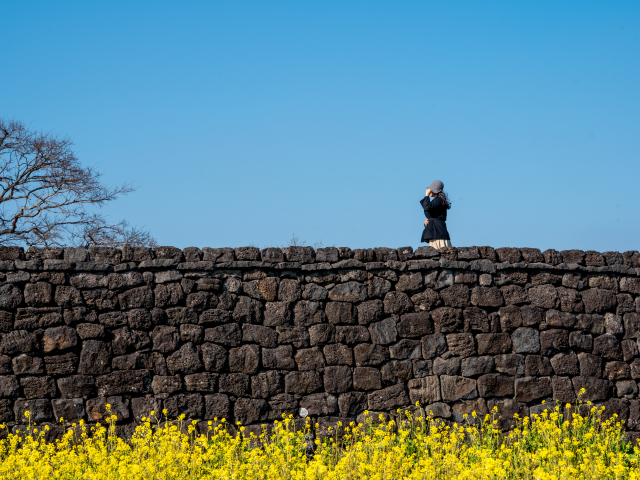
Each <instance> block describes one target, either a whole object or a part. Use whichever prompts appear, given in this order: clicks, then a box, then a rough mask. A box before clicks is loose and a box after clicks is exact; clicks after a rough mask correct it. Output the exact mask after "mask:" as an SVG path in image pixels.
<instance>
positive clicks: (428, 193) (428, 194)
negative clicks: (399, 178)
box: [425, 188, 431, 197]
mask: <svg viewBox="0 0 640 480" xmlns="http://www.w3.org/2000/svg"><path fill="white" fill-rule="evenodd" d="M425 195H426V196H427V197H428V196H430V195H431V189H430V188H427V193H425Z"/></svg>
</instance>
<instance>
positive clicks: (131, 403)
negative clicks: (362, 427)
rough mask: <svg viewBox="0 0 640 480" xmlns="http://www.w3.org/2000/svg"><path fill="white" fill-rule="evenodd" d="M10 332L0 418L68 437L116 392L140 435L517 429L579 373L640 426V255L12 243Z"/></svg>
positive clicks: (0, 316)
mask: <svg viewBox="0 0 640 480" xmlns="http://www.w3.org/2000/svg"><path fill="white" fill-rule="evenodd" d="M0 332H2V333H1V337H0V422H6V423H7V425H8V426H9V427H10V428H12V429H14V430H15V429H18V428H21V425H23V424H24V423H25V417H24V412H25V411H29V412H31V418H32V420H33V421H35V422H37V423H40V424H42V423H48V424H51V425H52V426H51V429H50V432H51V433H50V435H51V436H55V435H59V434H60V433H61V432H62V431H63V428H62V427H59V426H56V425H55V423H56V422H57V421H58V419H59V418H60V417H63V418H64V419H65V421H66V422H67V423H72V422H78V421H79V420H81V419H84V420H85V421H87V422H88V423H96V422H100V421H104V419H105V415H106V411H105V406H106V405H107V404H110V405H111V408H112V411H113V413H115V414H116V415H117V416H118V428H119V431H120V432H121V433H122V434H123V435H128V434H130V433H131V431H132V430H133V428H134V427H135V426H136V425H137V424H138V423H139V421H140V418H141V417H142V416H147V415H149V413H150V411H155V412H158V413H159V412H161V411H162V410H163V409H165V410H166V411H167V415H168V416H169V417H176V416H178V415H179V414H181V413H184V414H185V415H186V417H187V418H189V419H197V420H214V419H216V418H217V419H221V418H226V419H227V420H228V421H229V423H231V424H233V423H234V422H241V423H243V424H244V425H248V426H249V428H248V431H257V430H258V429H259V428H260V425H261V424H265V423H266V424H269V423H272V422H273V421H274V420H276V419H279V418H280V417H281V415H282V414H293V415H294V416H296V417H297V418H299V414H300V412H301V409H305V410H306V411H307V412H308V414H309V416H310V417H312V418H313V419H314V421H317V422H318V423H320V424H321V427H326V426H328V425H331V424H334V423H336V422H337V421H340V420H341V421H343V422H349V421H351V420H353V419H361V418H362V412H363V411H364V410H369V411H371V412H374V414H376V415H377V414H379V413H381V414H383V416H385V417H387V418H389V417H390V416H395V415H396V411H397V409H398V408H401V409H403V410H404V409H406V408H409V409H412V408H414V407H413V405H415V403H416V402H420V404H421V405H423V406H425V407H426V408H427V410H430V411H432V412H433V414H434V415H435V416H437V417H440V418H443V419H446V420H450V421H458V422H460V421H462V420H463V417H464V415H465V414H469V413H471V412H472V411H476V412H478V413H479V414H484V413H487V412H488V411H490V410H491V409H492V408H493V407H494V406H497V407H498V408H499V409H500V411H501V413H502V414H503V417H502V419H501V420H500V422H501V426H502V428H509V426H510V425H511V423H512V420H511V417H512V415H513V414H514V413H519V414H520V415H526V414H529V413H536V412H540V411H541V410H542V409H543V408H545V407H544V406H543V403H542V402H543V401H546V402H548V403H554V402H555V401H556V400H558V401H560V402H562V403H566V402H573V401H575V398H576V394H577V393H578V392H580V390H581V389H584V390H585V394H584V395H583V397H582V399H583V400H591V401H593V402H594V403H596V404H598V405H600V404H602V405H605V406H606V412H607V415H611V414H613V413H616V414H617V415H618V416H619V417H620V418H621V419H623V420H624V421H625V422H627V424H626V425H627V429H628V430H629V431H630V432H631V433H630V435H631V436H637V434H636V433H634V432H638V431H640V402H639V397H638V380H640V357H639V349H638V346H639V345H638V341H639V340H638V339H639V338H640V254H639V253H638V252H625V253H622V254H620V253H618V252H605V253H598V252H593V251H588V252H583V251H580V250H568V251H562V252H558V251H555V250H547V251H545V252H540V251H539V250H537V249H531V248H521V249H517V248H499V249H493V248H491V247H468V248H450V249H445V250H441V251H437V250H434V249H432V248H430V247H421V248H419V249H417V250H416V251H415V252H414V251H413V249H412V248H411V247H405V248H400V249H397V250H396V249H389V248H376V249H356V250H351V249H349V248H321V249H318V250H317V251H314V250H313V249H312V248H310V247H289V248H286V249H279V248H267V249H263V250H259V249H257V248H254V247H243V248H236V249H232V248H203V249H198V248H195V247H190V248H186V249H184V250H179V249H177V248H174V247H159V248H155V249H148V248H123V249H111V248H89V249H84V248H67V249H57V248H48V249H37V248H30V249H29V250H27V251H26V252H24V251H23V250H22V249H21V248H17V247H0ZM203 424H206V422H203Z"/></svg>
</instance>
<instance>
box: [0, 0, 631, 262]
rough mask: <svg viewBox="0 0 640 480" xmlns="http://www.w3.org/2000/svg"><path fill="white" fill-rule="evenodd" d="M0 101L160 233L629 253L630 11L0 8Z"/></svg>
mask: <svg viewBox="0 0 640 480" xmlns="http://www.w3.org/2000/svg"><path fill="white" fill-rule="evenodd" d="M0 3H2V8H1V10H2V17H3V21H2V28H1V29H0V41H1V42H2V45H4V47H5V48H4V49H3V54H2V61H1V62H0V92H2V94H0V115H2V116H5V117H13V118H17V119H20V120H23V121H25V122H27V123H28V124H30V125H31V126H32V127H33V128H36V129H42V130H45V131H52V132H55V133H59V134H61V135H68V136H69V137H70V138H71V139H73V141H74V142H75V145H76V152H77V154H78V156H79V158H80V159H81V160H82V162H83V163H84V164H86V165H94V166H96V167H97V168H98V169H99V170H100V171H101V172H102V173H103V179H104V181H105V182H107V183H109V184H117V183H123V182H133V183H134V184H135V185H136V186H137V187H138V190H137V191H136V192H135V193H133V194H131V195H129V196H128V197H124V198H122V199H121V200H118V201H117V202H115V203H113V204H112V205H110V206H108V207H106V208H105V213H106V214H107V215H109V216H110V218H112V219H113V220H114V221H117V220H120V219H122V218H127V219H128V220H129V221H130V222H131V223H133V224H137V225H140V226H142V225H144V226H146V227H147V228H149V229H150V230H151V231H152V233H153V234H154V235H155V236H156V238H157V239H158V241H159V242H160V244H163V245H174V246H177V247H187V246H192V245H193V246H199V247H204V246H211V247H221V246H243V245H248V244H255V245H257V246H261V247H264V246H278V245H283V244H286V243H287V241H288V239H289V238H291V236H292V234H293V233H295V235H296V236H298V237H299V238H300V240H306V242H307V243H308V244H313V243H316V242H320V241H321V242H322V243H323V244H324V246H332V245H333V246H350V247H352V248H363V247H376V246H387V247H401V246H407V245H412V246H413V247H417V246H419V245H420V235H421V233H422V222H423V220H424V214H423V213H422V211H421V207H420V205H419V203H418V202H419V200H420V199H421V198H422V197H423V195H424V191H425V189H426V187H427V186H428V185H429V183H430V182H431V181H432V180H434V179H440V180H442V181H443V182H444V183H445V190H446V191H447V192H448V193H449V195H450V196H451V198H452V200H453V208H452V209H451V210H450V213H449V220H448V222H447V223H448V226H449V231H450V233H451V237H452V241H453V244H454V245H455V246H468V245H491V246H494V247H502V246H519V247H538V248H541V249H543V250H544V249H547V248H556V249H558V250H562V249H569V248H580V249H584V250H588V249H594V250H600V251H606V250H620V251H624V250H631V249H633V250H637V249H639V248H640V221H638V220H639V217H640V199H639V195H638V190H639V189H638V186H639V185H640V88H638V85H640V29H638V25H639V22H640V3H639V2H632V1H615V2H602V1H600V2H590V1H581V2H578V1H540V2H512V1H501V2H500V1H491V0H487V1H482V2H477V1H469V2H462V1H451V2H429V1H405V2H390V1H387V2H379V1H367V2H364V1H349V2H344V1H323V2H310V1H308V2H300V1H295V2H294V1H291V2H281V1H270V2H258V1H254V2H246V1H233V2H231V1H228V2H222V1H215V2H196V1H193V2H188V1H187V2H164V1H154V2H150V1H149V2H143V1H137V2H124V1H122V2H70V1H66V2H43V1H32V2H9V1H7V0H4V1H2V2H0Z"/></svg>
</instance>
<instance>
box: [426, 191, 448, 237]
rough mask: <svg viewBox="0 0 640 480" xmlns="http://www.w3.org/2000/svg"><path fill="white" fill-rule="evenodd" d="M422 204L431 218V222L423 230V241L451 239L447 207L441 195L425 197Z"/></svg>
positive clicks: (427, 215)
mask: <svg viewBox="0 0 640 480" xmlns="http://www.w3.org/2000/svg"><path fill="white" fill-rule="evenodd" d="M420 204H421V205H422V208H423V209H424V216H425V217H427V218H428V219H429V224H428V225H427V226H426V227H425V229H424V231H423V232H422V240H421V242H429V240H451V239H450V238H449V232H448V231H447V210H448V209H447V207H446V206H445V205H444V202H443V200H442V199H441V198H440V197H435V198H434V199H433V200H431V198H429V197H424V198H423V199H422V200H420Z"/></svg>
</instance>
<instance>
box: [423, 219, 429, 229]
mask: <svg viewBox="0 0 640 480" xmlns="http://www.w3.org/2000/svg"><path fill="white" fill-rule="evenodd" d="M427 225H429V219H428V218H427V219H426V220H425V221H424V226H425V227H426V226H427Z"/></svg>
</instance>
